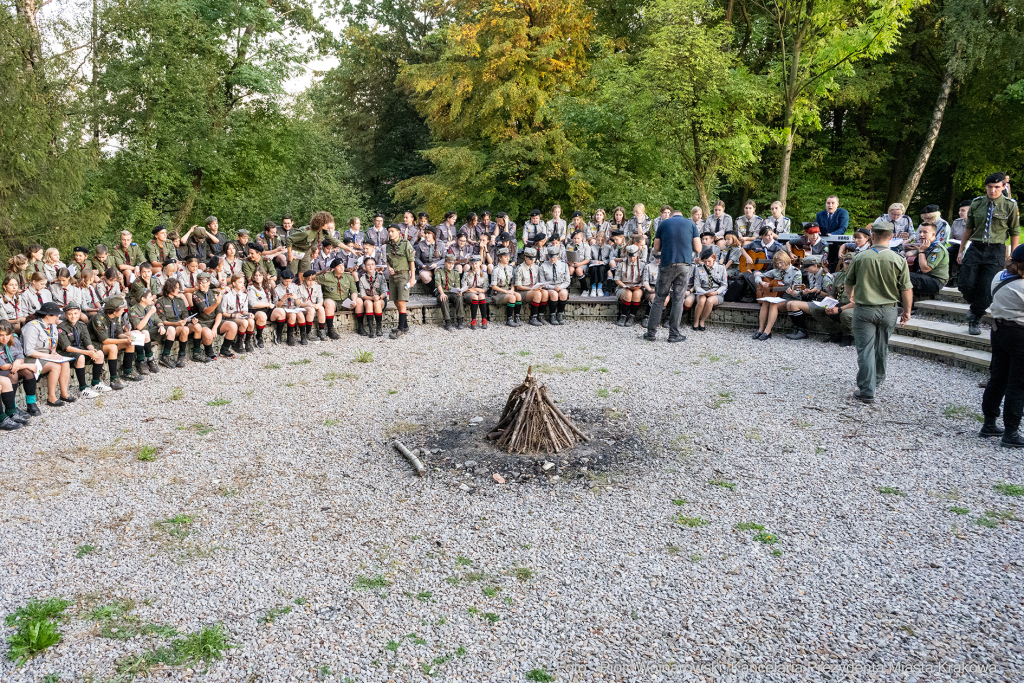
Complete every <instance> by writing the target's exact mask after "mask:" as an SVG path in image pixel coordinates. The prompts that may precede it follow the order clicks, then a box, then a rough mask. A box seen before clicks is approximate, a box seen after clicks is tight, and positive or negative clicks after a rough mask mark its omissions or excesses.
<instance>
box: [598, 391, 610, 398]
mask: <svg viewBox="0 0 1024 683" xmlns="http://www.w3.org/2000/svg"><path fill="white" fill-rule="evenodd" d="M597 395H598V396H599V397H600V398H608V390H607V389H598V390H597Z"/></svg>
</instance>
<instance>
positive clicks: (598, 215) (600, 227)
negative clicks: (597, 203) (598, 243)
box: [583, 209, 612, 242]
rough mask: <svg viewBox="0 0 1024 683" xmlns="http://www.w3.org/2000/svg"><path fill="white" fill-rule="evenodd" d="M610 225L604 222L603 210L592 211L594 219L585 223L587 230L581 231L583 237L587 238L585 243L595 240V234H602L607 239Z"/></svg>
mask: <svg viewBox="0 0 1024 683" xmlns="http://www.w3.org/2000/svg"><path fill="white" fill-rule="evenodd" d="M611 229H612V228H611V223H609V222H608V221H607V220H605V213H604V209H597V210H596V211H594V217H593V218H592V219H591V220H590V222H589V223H587V229H586V230H584V231H583V236H584V237H586V238H587V241H588V242H589V241H590V240H594V239H597V234H598V233H599V232H603V233H604V234H605V236H606V238H607V235H608V233H609V232H611Z"/></svg>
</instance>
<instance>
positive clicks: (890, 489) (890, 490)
mask: <svg viewBox="0 0 1024 683" xmlns="http://www.w3.org/2000/svg"><path fill="white" fill-rule="evenodd" d="M875 490H876V491H878V492H879V493H881V494H882V495H883V496H900V497H901V498H906V497H907V494H905V493H903V491H901V490H899V489H898V488H897V487H895V486H879V487H878V488H877V489H875Z"/></svg>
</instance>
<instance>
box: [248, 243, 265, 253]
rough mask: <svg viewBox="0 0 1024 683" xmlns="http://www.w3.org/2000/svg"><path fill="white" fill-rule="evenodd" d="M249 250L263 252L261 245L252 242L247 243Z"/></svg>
mask: <svg viewBox="0 0 1024 683" xmlns="http://www.w3.org/2000/svg"><path fill="white" fill-rule="evenodd" d="M249 251H254V252H256V253H257V254H262V253H263V247H261V246H260V245H258V244H255V243H253V244H250V245H249Z"/></svg>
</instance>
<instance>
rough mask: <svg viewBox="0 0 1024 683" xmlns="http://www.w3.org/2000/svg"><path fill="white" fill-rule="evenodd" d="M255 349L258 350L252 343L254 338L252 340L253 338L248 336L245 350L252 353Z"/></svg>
mask: <svg viewBox="0 0 1024 683" xmlns="http://www.w3.org/2000/svg"><path fill="white" fill-rule="evenodd" d="M255 350H256V349H255V348H253V345H252V340H251V339H249V338H248V337H246V338H245V352H246V353H252V352H253V351H255Z"/></svg>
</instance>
